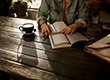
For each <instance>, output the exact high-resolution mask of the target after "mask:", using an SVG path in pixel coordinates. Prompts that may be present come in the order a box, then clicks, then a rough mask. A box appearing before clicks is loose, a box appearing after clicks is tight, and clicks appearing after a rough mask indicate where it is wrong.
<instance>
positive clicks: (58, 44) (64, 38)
mask: <svg viewBox="0 0 110 80" xmlns="http://www.w3.org/2000/svg"><path fill="white" fill-rule="evenodd" d="M66 27H67V25H66V24H65V23H64V22H63V21H58V22H54V23H53V24H52V25H50V29H51V31H52V32H51V34H50V35H49V39H50V43H51V46H52V48H53V49H56V48H64V47H71V46H72V44H74V43H76V42H79V41H88V39H87V38H86V37H85V36H83V35H82V34H81V33H79V32H75V33H73V34H69V35H64V34H62V33H61V32H62V29H64V28H66Z"/></svg>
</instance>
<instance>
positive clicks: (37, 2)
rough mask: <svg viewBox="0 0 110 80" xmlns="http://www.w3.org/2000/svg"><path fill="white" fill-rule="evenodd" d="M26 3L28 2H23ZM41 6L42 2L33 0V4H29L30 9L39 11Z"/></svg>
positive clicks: (15, 0)
mask: <svg viewBox="0 0 110 80" xmlns="http://www.w3.org/2000/svg"><path fill="white" fill-rule="evenodd" d="M17 1H18V0H13V3H14V2H17ZM23 1H24V2H26V1H27V0H23ZM40 4H41V0H35V1H34V0H33V1H32V3H28V5H29V8H33V9H38V8H39V6H40Z"/></svg>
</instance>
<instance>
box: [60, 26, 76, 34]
mask: <svg viewBox="0 0 110 80" xmlns="http://www.w3.org/2000/svg"><path fill="white" fill-rule="evenodd" d="M76 29H77V25H76V24H72V25H70V26H68V27H66V28H64V29H62V33H63V34H64V35H68V34H73V32H75V30H76Z"/></svg>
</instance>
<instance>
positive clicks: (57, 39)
mask: <svg viewBox="0 0 110 80" xmlns="http://www.w3.org/2000/svg"><path fill="white" fill-rule="evenodd" d="M49 39H50V42H51V45H52V48H59V47H70V46H71V45H70V43H69V41H68V40H67V38H66V37H65V35H63V34H62V33H61V32H58V33H52V34H50V35H49Z"/></svg>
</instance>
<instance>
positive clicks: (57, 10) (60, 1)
mask: <svg viewBox="0 0 110 80" xmlns="http://www.w3.org/2000/svg"><path fill="white" fill-rule="evenodd" d="M47 1H48V3H49V5H50V6H49V8H50V11H49V12H50V17H49V22H50V23H53V22H55V21H61V20H63V17H64V10H65V1H64V0H47ZM77 4H78V0H70V2H69V4H68V6H67V8H66V15H67V16H66V17H67V22H68V25H70V24H72V23H74V22H75V20H76V11H77Z"/></svg>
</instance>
